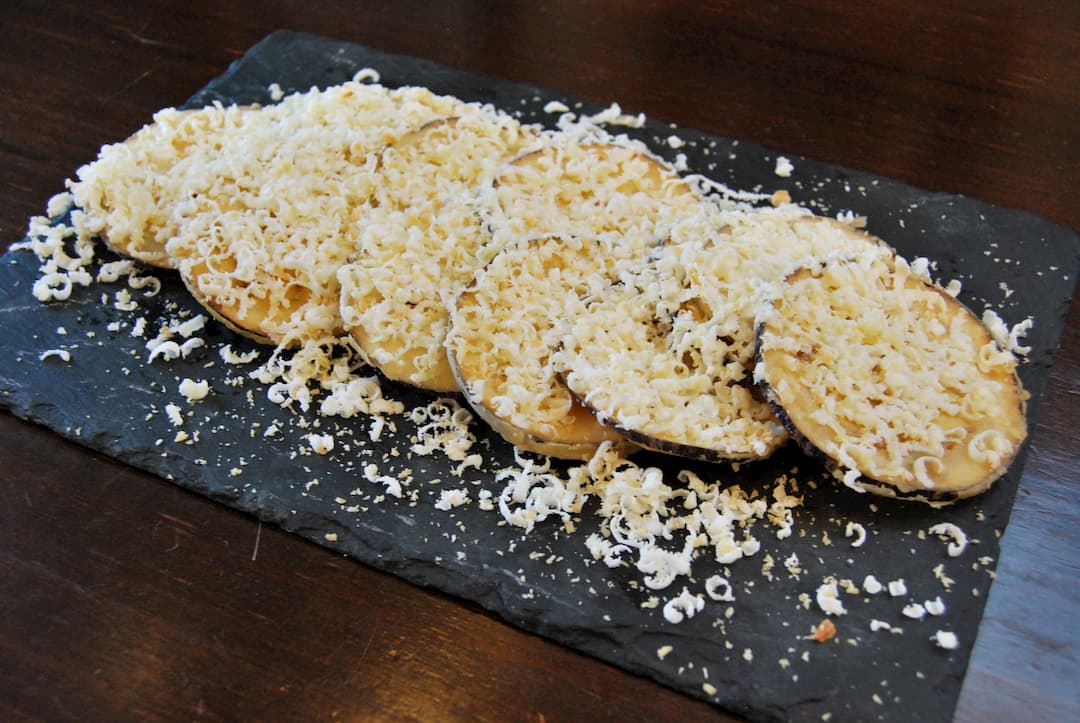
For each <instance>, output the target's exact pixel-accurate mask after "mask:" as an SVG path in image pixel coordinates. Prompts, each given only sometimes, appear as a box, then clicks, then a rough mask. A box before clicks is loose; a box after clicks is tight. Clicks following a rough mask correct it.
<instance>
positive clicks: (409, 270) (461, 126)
mask: <svg viewBox="0 0 1080 723" xmlns="http://www.w3.org/2000/svg"><path fill="white" fill-rule="evenodd" d="M535 138H536V133H535V132H534V131H533V130H532V129H531V128H529V127H525V126H522V125H521V124H520V123H518V122H517V121H516V120H514V119H513V118H511V117H510V116H507V115H505V114H503V113H498V112H496V111H494V110H493V109H491V108H487V107H479V106H469V107H468V108H466V109H463V111H462V113H461V114H460V115H459V116H457V117H454V118H448V119H441V120H437V121H432V122H431V123H428V124H427V125H425V126H424V127H422V128H421V129H419V130H417V131H414V132H412V133H410V134H408V135H406V136H404V137H402V138H401V139H399V140H398V141H397V142H395V143H393V144H392V145H390V146H388V147H387V148H386V149H385V150H383V151H382V153H381V154H380V156H379V164H378V170H377V172H376V176H377V178H376V184H377V185H376V191H375V194H374V199H373V200H374V204H375V207H374V208H372V209H370V210H369V211H367V212H366V213H365V214H364V216H363V218H362V220H361V221H360V223H359V224H358V232H359V239H360V242H359V251H358V253H357V256H356V258H355V259H354V260H353V262H352V263H351V264H349V265H347V266H344V267H343V268H342V269H341V270H340V271H339V272H338V280H339V282H340V283H341V314H342V318H343V319H344V321H345V326H346V328H347V329H348V330H349V331H350V332H351V333H352V335H353V337H354V338H355V339H356V341H357V343H358V345H359V346H360V348H361V350H362V351H363V353H364V355H365V357H366V358H367V359H368V360H369V361H370V362H371V363H372V364H374V365H375V366H376V367H378V368H379V370H380V371H382V372H383V374H385V375H386V376H387V377H389V378H390V379H394V380H397V381H403V382H407V383H409V384H413V385H416V386H419V387H423V388H426V389H431V390H434V391H440V392H449V391H457V382H456V381H455V379H454V375H453V372H452V371H451V369H450V364H449V361H448V360H447V358H446V349H445V346H444V342H445V340H446V328H447V324H448V311H447V308H448V306H450V305H451V304H453V301H454V299H455V298H456V297H457V295H458V294H459V293H460V291H461V290H462V288H464V286H465V285H466V284H467V283H468V282H469V281H470V280H471V279H472V276H473V273H474V272H475V271H476V269H477V268H479V267H480V266H482V265H483V264H484V263H486V262H487V261H488V259H490V257H491V255H492V254H493V253H494V249H493V248H492V244H491V243H490V242H491V237H490V235H489V234H488V233H487V231H486V230H485V229H484V228H483V227H482V226H481V225H480V221H479V219H478V218H477V213H476V209H475V203H474V201H473V200H472V197H473V194H474V193H475V190H476V189H478V188H480V187H481V186H483V185H484V184H487V183H490V181H491V180H492V178H493V177H494V175H495V173H496V171H497V170H498V168H499V167H500V166H501V165H502V163H503V161H505V160H507V159H508V158H510V157H511V156H513V155H516V154H517V153H519V152H520V151H521V150H522V149H523V148H524V147H525V146H526V145H527V144H528V143H530V142H532V141H533V140H534V139H535Z"/></svg>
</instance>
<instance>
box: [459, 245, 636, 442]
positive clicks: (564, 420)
mask: <svg viewBox="0 0 1080 723" xmlns="http://www.w3.org/2000/svg"><path fill="white" fill-rule="evenodd" d="M627 252H628V247H625V246H621V245H619V244H618V243H613V242H612V241H610V240H591V239H583V238H578V237H571V236H567V237H561V236H550V237H546V238H541V239H535V240H532V241H525V242H519V243H516V244H513V245H511V246H509V247H508V248H506V249H503V250H502V251H501V252H499V253H498V254H497V255H496V256H495V258H494V259H492V261H491V262H490V263H489V264H488V265H487V266H485V267H484V268H483V269H481V270H479V271H478V272H477V274H476V276H475V278H474V280H473V282H472V283H471V284H470V285H469V286H468V287H467V288H466V289H465V290H464V291H463V292H462V293H461V294H460V296H459V297H458V299H457V302H456V304H455V305H454V307H453V309H452V310H451V314H450V332H449V334H448V336H447V347H448V350H449V355H450V360H451V365H452V368H453V370H454V372H455V374H456V375H457V377H458V379H459V380H460V382H461V388H462V390H463V391H464V393H465V397H466V399H467V400H468V401H469V403H470V404H471V405H472V407H473V409H475V410H476V412H477V414H479V415H480V416H481V417H483V418H484V419H485V421H487V422H489V423H490V424H491V425H492V427H493V428H494V429H495V431H497V432H499V434H501V435H502V436H503V437H504V438H506V440H507V441H509V442H511V443H512V444H514V445H516V446H518V447H521V448H522V449H526V450H528V451H532V452H537V453H539V454H548V455H552V456H556V457H563V458H568V459H588V458H590V457H591V456H592V455H593V453H594V452H595V451H596V449H597V447H598V446H599V445H600V444H601V443H602V442H604V441H621V437H620V436H619V435H618V434H617V433H616V432H614V431H613V430H611V429H608V428H607V427H604V426H602V425H601V424H599V423H598V422H597V421H596V419H595V418H593V416H592V415H591V414H590V413H589V412H588V410H586V409H584V408H583V407H582V406H581V405H580V404H578V403H577V402H576V401H575V400H574V398H573V395H571V394H570V391H569V390H568V389H567V388H566V387H565V386H564V385H563V383H562V382H561V381H560V379H559V377H558V375H557V374H556V371H555V369H554V368H553V367H552V366H551V359H552V354H553V352H554V351H555V350H556V348H557V347H558V345H559V341H560V339H561V338H562V332H563V328H564V325H565V324H566V323H567V321H569V320H572V319H573V318H574V317H575V316H576V315H578V314H579V313H581V311H582V310H583V308H584V298H585V297H588V296H591V295H596V294H601V293H604V292H605V290H606V288H607V286H608V284H609V283H610V281H611V275H612V274H613V273H614V269H615V267H616V264H617V262H618V261H619V259H620V258H624V259H625V258H626V253H627ZM630 253H632V252H630Z"/></svg>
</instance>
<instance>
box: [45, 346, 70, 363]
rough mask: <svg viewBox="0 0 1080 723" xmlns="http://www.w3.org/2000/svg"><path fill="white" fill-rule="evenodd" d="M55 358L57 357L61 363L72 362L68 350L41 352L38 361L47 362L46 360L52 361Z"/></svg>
mask: <svg viewBox="0 0 1080 723" xmlns="http://www.w3.org/2000/svg"><path fill="white" fill-rule="evenodd" d="M53 357H56V358H57V359H60V360H61V361H65V362H70V361H71V352H69V351H68V350H67V349H49V350H48V351H43V352H41V354H39V355H38V361H45V360H46V359H51V358H53Z"/></svg>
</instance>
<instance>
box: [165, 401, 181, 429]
mask: <svg viewBox="0 0 1080 723" xmlns="http://www.w3.org/2000/svg"><path fill="white" fill-rule="evenodd" d="M165 414H167V415H168V417H169V422H171V423H172V425H173V426H174V427H179V426H180V425H181V424H183V423H184V415H183V414H182V413H181V411H180V407H178V406H176V405H175V404H166V405H165Z"/></svg>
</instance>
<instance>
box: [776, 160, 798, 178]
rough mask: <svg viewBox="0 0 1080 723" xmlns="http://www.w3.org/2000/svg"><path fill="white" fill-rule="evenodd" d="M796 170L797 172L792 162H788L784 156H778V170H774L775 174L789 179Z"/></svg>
mask: <svg viewBox="0 0 1080 723" xmlns="http://www.w3.org/2000/svg"><path fill="white" fill-rule="evenodd" d="M794 170H795V166H794V165H792V163H791V161H790V160H788V159H787V158H784V157H783V156H778V157H777V159H776V168H775V169H774V170H773V173H775V174H776V175H778V176H780V177H781V178H787V177H789V176H790V175H791V172H792V171H794Z"/></svg>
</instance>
